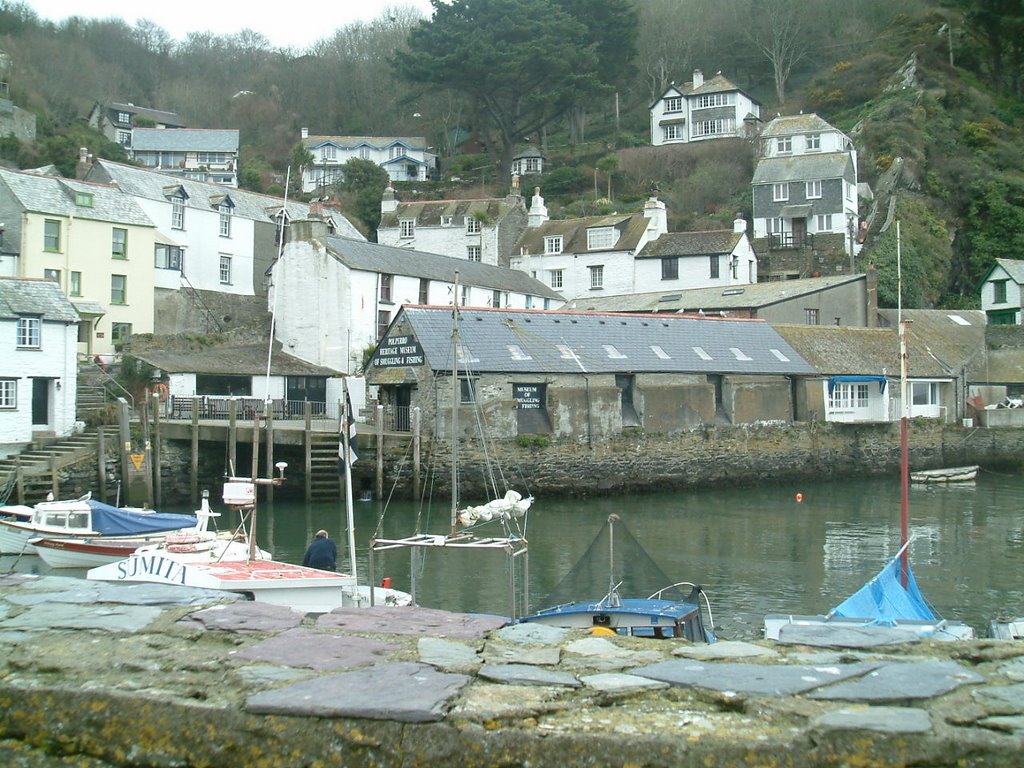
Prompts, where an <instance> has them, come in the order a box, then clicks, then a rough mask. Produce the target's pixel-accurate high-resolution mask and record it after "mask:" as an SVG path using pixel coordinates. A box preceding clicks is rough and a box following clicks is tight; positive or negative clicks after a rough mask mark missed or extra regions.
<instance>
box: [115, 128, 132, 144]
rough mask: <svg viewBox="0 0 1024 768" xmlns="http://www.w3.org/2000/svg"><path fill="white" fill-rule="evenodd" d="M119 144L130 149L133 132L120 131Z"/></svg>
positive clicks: (118, 133)
mask: <svg viewBox="0 0 1024 768" xmlns="http://www.w3.org/2000/svg"><path fill="white" fill-rule="evenodd" d="M117 143H118V144H120V145H121V146H122V147H130V146H131V143H132V132H131V131H118V132H117Z"/></svg>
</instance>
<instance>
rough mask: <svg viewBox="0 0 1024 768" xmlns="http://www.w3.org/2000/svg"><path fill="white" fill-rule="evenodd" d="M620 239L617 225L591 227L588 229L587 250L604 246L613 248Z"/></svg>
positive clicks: (595, 249)
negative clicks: (616, 228)
mask: <svg viewBox="0 0 1024 768" xmlns="http://www.w3.org/2000/svg"><path fill="white" fill-rule="evenodd" d="M618 239H619V238H618V233H617V232H616V230H615V227H591V228H590V229H588V230H587V250H588V251H597V250H601V249H602V248H613V247H615V241H616V240H618Z"/></svg>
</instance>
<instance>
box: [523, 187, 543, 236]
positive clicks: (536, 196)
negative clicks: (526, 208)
mask: <svg viewBox="0 0 1024 768" xmlns="http://www.w3.org/2000/svg"><path fill="white" fill-rule="evenodd" d="M547 220H548V209H547V206H545V205H544V198H543V197H541V196H540V187H534V188H533V200H531V201H530V213H529V214H528V215H527V217H526V226H528V227H531V228H536V227H539V226H540V225H541V224H543V223H544V222H545V221H547Z"/></svg>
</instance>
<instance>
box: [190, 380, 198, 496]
mask: <svg viewBox="0 0 1024 768" xmlns="http://www.w3.org/2000/svg"><path fill="white" fill-rule="evenodd" d="M191 479H192V487H191V489H190V490H191V492H192V503H193V504H199V398H198V397H193V398H192V478H191Z"/></svg>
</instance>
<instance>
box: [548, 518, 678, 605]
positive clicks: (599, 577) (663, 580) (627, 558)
mask: <svg viewBox="0 0 1024 768" xmlns="http://www.w3.org/2000/svg"><path fill="white" fill-rule="evenodd" d="M611 525H614V531H613V533H614V546H613V547H611V548H610V547H609V545H608V537H609V530H608V529H609V526H611ZM610 550H613V551H614V558H615V562H614V563H612V562H611V557H612V552H611V551H610ZM609 573H611V574H612V577H611V578H614V580H615V583H616V584H619V583H620V582H621V584H620V586H619V588H618V590H617V591H618V594H619V597H623V598H625V597H649V596H650V595H652V594H654V593H655V592H657V591H658V590H660V589H664V588H665V587H667V586H669V585H670V584H673V583H674V581H678V579H677V580H673V579H670V578H669V577H668V576H666V575H665V572H664V571H663V570H662V569H661V567H660V566H658V564H657V563H656V562H654V559H653V558H652V557H651V556H650V555H649V554H648V553H647V551H646V550H645V549H644V548H643V546H642V545H641V544H640V542H639V541H637V540H636V538H635V537H634V536H633V534H632V533H630V532H629V529H627V528H626V526H625V524H624V523H623V522H622V520H621V519H619V520H616V521H615V522H614V523H609V522H608V521H605V524H604V525H603V526H602V527H601V530H600V531H599V532H598V534H597V536H596V537H595V538H594V540H593V542H591V544H590V546H589V547H588V548H587V550H586V551H585V552H584V553H583V556H582V557H581V558H580V559H579V561H578V562H577V563H576V564H575V565H574V566H573V567H572V569H571V570H570V571H569V572H568V573H567V574H566V575H565V576H564V577H563V578H562V580H561V581H560V582H558V584H557V585H556V586H555V588H554V589H553V590H552V591H551V593H550V594H549V595H548V596H547V597H546V598H545V599H544V600H543V601H542V602H541V603H540V605H542V606H545V607H547V606H554V605H561V604H563V603H569V602H574V601H575V602H582V601H585V600H600V599H601V598H603V597H604V596H605V595H607V594H608V588H609ZM689 592H690V589H689V587H676V588H673V589H671V590H666V591H665V593H664V594H663V595H662V597H663V598H664V599H666V600H683V599H685V598H686V596H687V595H688V594H689Z"/></svg>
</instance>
